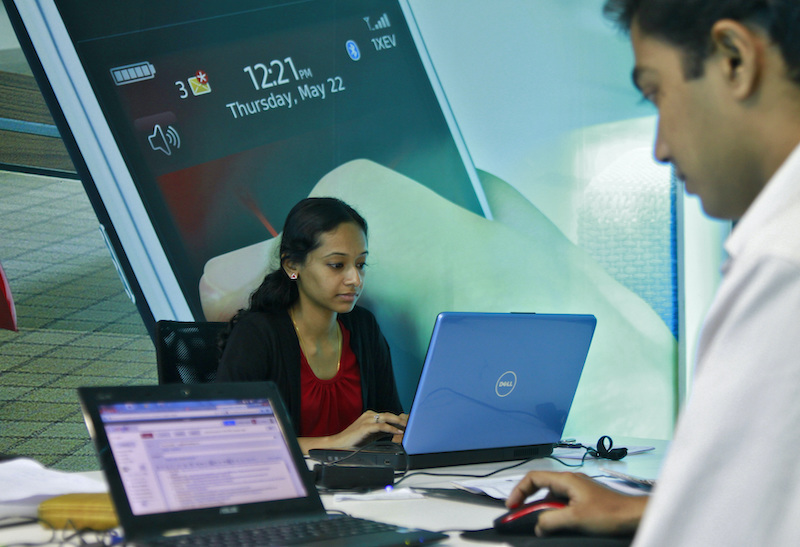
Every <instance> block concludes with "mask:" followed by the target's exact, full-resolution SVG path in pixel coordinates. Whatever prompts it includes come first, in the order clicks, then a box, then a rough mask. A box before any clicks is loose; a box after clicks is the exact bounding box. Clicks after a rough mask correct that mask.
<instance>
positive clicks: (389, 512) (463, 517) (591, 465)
mask: <svg viewBox="0 0 800 547" xmlns="http://www.w3.org/2000/svg"><path fill="white" fill-rule="evenodd" d="M634 445H635V446H654V447H655V450H654V451H651V452H646V453H643V454H635V455H631V456H627V457H626V458H624V459H623V460H621V461H610V460H594V459H587V460H586V462H585V464H584V465H583V467H581V468H579V469H573V468H568V467H565V466H564V465H562V464H560V463H559V462H557V461H555V460H553V459H550V458H542V459H536V460H532V461H530V462H527V463H526V464H524V465H521V466H519V467H515V468H513V469H509V470H506V471H501V472H500V473H498V474H497V475H494V477H498V478H499V477H503V476H511V475H519V474H524V473H526V472H527V471H531V470H534V469H537V470H549V471H580V472H582V473H586V474H587V475H589V476H592V475H599V474H601V471H600V468H607V469H613V470H616V471H620V472H623V473H627V474H629V475H635V476H638V477H643V478H656V477H657V476H658V472H659V469H660V466H661V461H662V460H663V457H664V454H665V451H666V448H667V442H666V441H662V440H651V439H619V440H615V444H614V446H615V447H619V446H634ZM567 461H569V462H571V463H577V462H576V461H575V460H567ZM512 463H515V462H498V463H491V464H479V465H468V466H455V467H441V468H436V469H425V470H420V471H425V472H429V473H436V474H437V476H430V475H415V476H409V477H408V478H407V479H405V480H403V481H402V482H401V483H400V484H399V485H398V488H400V487H406V486H407V487H414V486H417V487H436V488H449V487H452V484H451V483H452V481H459V480H466V478H465V477H456V476H453V474H466V475H483V474H486V473H489V472H491V471H494V470H495V469H498V468H500V467H504V466H506V465H510V464H512ZM412 473H414V471H411V472H410V474H412ZM86 474H87V475H90V476H93V477H102V473H101V472H100V471H91V472H88V473H86ZM438 475H441V476H438ZM322 499H323V503H324V504H325V507H326V509H336V510H341V511H344V512H346V513H348V514H351V515H353V516H357V517H363V518H368V519H372V520H378V521H383V522H388V523H391V524H397V525H401V526H407V527H414V528H423V529H427V530H435V531H439V530H478V529H483V528H490V527H491V526H492V521H493V520H494V519H495V518H496V517H498V516H499V515H501V514H502V513H504V512H505V510H504V509H503V508H502V507H500V506H498V507H493V506H490V505H485V504H479V503H465V502H459V501H452V500H448V499H442V498H424V499H411V500H380V501H361V500H358V501H335V500H334V499H333V496H332V495H329V494H323V496H322ZM449 535H450V537H449V538H448V539H447V540H445V541H442V542H440V543H437V544H436V545H442V546H453V545H471V546H473V547H474V546H476V545H480V544H479V543H476V542H470V541H467V540H465V539H462V538H460V537H459V534H458V532H450V533H449ZM58 537H59V538H60V537H61V536H60V533H59V536H58ZM51 538H52V531H50V530H47V529H44V528H42V527H41V526H39V525H38V524H31V525H24V526H15V527H11V528H0V546H5V545H13V544H17V543H22V542H26V543H36V544H37V545H38V544H39V543H38V542H45V541H49V540H51ZM78 543H79V542H78V541H76V542H74V544H75V545H77V544H78ZM41 545H53V546H55V545H59V543H57V542H56V543H42V544H41ZM484 545H486V544H484Z"/></svg>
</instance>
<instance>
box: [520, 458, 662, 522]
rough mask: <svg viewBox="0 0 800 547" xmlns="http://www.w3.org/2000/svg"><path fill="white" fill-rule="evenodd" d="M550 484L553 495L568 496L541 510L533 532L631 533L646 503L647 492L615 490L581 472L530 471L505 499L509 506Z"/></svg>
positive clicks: (522, 500)
mask: <svg viewBox="0 0 800 547" xmlns="http://www.w3.org/2000/svg"><path fill="white" fill-rule="evenodd" d="M540 488H549V489H550V493H551V494H552V495H553V496H558V497H561V498H565V499H567V500H569V503H568V505H567V506H566V507H564V508H563V509H553V510H549V511H545V512H543V513H542V514H541V515H540V516H539V521H538V523H537V525H536V535H537V536H544V535H548V534H552V533H554V532H558V531H572V532H580V533H584V534H592V535H606V536H611V535H630V534H633V533H634V532H635V531H636V528H637V527H638V525H639V521H640V520H641V518H642V514H643V513H644V509H645V507H646V506H647V500H648V497H647V496H628V495H625V494H620V493H619V492H615V491H614V490H611V489H610V488H607V487H605V486H603V485H602V484H600V483H598V482H597V481H594V480H592V479H590V478H589V477H587V476H586V475H584V474H583V473H559V472H553V471H531V472H530V473H528V474H527V475H525V477H524V478H523V479H522V480H521V481H520V483H519V484H518V485H517V486H516V487H515V488H514V491H513V492H511V495H510V496H509V497H508V500H506V505H507V506H508V507H510V508H513V507H516V506H518V505H520V504H521V503H522V502H524V501H525V498H527V497H528V496H530V495H531V494H533V493H534V492H536V491H537V490H539V489H540Z"/></svg>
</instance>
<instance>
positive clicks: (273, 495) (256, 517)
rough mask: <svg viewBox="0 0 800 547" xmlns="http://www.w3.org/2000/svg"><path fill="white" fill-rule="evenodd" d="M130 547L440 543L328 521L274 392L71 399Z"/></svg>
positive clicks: (163, 388) (218, 390)
mask: <svg viewBox="0 0 800 547" xmlns="http://www.w3.org/2000/svg"><path fill="white" fill-rule="evenodd" d="M78 393H79V397H80V400H81V405H82V409H83V412H84V417H85V419H86V423H87V426H88V427H89V430H90V433H91V435H92V438H93V440H94V443H95V446H96V448H97V453H98V456H99V459H100V463H101V466H102V468H103V471H104V472H105V475H106V478H107V480H108V484H109V490H110V493H111V498H112V500H113V502H114V506H115V509H116V511H117V516H118V517H119V522H120V525H121V527H122V528H123V530H124V533H125V540H126V542H127V543H126V544H129V545H191V546H198V545H205V544H207V543H204V542H205V540H207V539H209V540H210V538H217V537H219V536H220V535H224V536H225V537H226V538H227V539H226V541H227V543H208V544H214V545H217V544H225V545H259V546H261V545H273V544H274V545H289V544H291V545H306V544H308V545H326V546H328V545H341V546H345V545H347V546H367V545H369V546H379V545H407V544H411V543H413V544H424V543H428V542H433V541H437V540H439V539H443V538H445V537H446V536H445V535H444V534H440V533H435V532H427V531H423V530H413V529H406V528H399V527H396V526H393V525H388V524H382V523H376V522H373V521H366V520H362V519H356V518H353V517H345V516H342V515H329V514H327V513H326V511H325V508H324V507H323V505H322V501H321V499H320V496H319V494H318V493H317V490H316V487H315V485H314V477H313V474H312V473H311V472H310V471H309V470H308V467H307V465H306V462H305V460H304V459H303V455H302V453H301V451H300V447H299V445H298V444H297V439H296V437H295V435H294V433H293V430H292V428H291V426H290V425H289V419H288V416H287V414H286V410H285V408H284V406H283V403H282V401H281V399H280V396H279V395H278V391H277V389H276V387H275V385H274V384H272V383H270V382H247V383H220V384H194V385H183V384H164V385H159V386H125V387H91V388H79V389H78Z"/></svg>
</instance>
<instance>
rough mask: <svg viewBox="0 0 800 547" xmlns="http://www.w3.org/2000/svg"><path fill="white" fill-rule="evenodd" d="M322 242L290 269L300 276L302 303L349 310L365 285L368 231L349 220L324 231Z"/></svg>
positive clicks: (326, 308)
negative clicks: (365, 231) (365, 232)
mask: <svg viewBox="0 0 800 547" xmlns="http://www.w3.org/2000/svg"><path fill="white" fill-rule="evenodd" d="M319 242H320V245H319V246H318V247H317V248H316V249H314V250H313V251H311V252H310V253H308V256H306V260H305V262H304V263H303V264H299V265H295V267H294V268H293V269H290V270H289V273H291V272H292V271H294V272H296V273H297V276H298V277H297V288H298V291H299V293H300V305H301V306H308V305H311V306H314V307H318V308H321V309H325V310H330V311H333V312H336V313H347V312H349V311H351V310H352V309H353V306H355V305H356V302H357V301H358V297H359V296H360V295H361V290H362V289H363V287H364V268H365V266H366V262H367V252H368V251H367V238H366V235H365V234H364V232H363V231H362V230H361V228H360V227H359V226H358V225H357V224H355V223H352V222H346V223H344V224H340V225H339V226H337V227H336V228H334V229H333V230H331V231H330V232H323V233H322V234H321V235H320V237H319Z"/></svg>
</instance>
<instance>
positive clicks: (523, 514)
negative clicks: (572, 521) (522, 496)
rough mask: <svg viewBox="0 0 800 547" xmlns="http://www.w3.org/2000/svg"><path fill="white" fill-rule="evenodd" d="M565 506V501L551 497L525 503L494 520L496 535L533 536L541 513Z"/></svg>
mask: <svg viewBox="0 0 800 547" xmlns="http://www.w3.org/2000/svg"><path fill="white" fill-rule="evenodd" d="M566 506H567V501H566V500H564V499H561V498H553V497H548V498H544V499H540V500H537V501H533V502H531V503H526V504H525V505H521V506H520V507H517V508H515V509H511V510H510V511H509V512H507V513H505V514H503V515H500V516H499V517H497V518H496V519H494V529H495V530H496V531H497V533H498V534H517V535H527V534H530V535H533V534H534V528H536V523H537V522H539V515H541V514H542V512H543V511H550V510H551V509H561V508H562V507H566Z"/></svg>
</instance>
